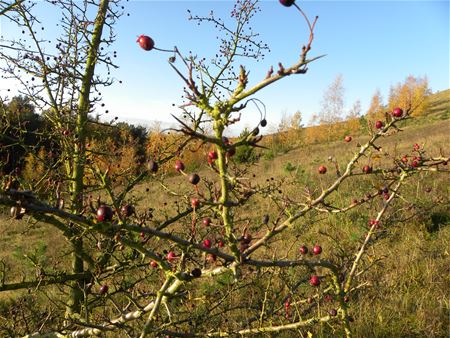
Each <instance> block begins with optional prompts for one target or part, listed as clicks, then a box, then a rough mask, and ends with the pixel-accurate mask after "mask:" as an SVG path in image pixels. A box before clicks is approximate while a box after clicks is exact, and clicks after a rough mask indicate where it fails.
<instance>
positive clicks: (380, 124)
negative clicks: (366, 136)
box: [375, 121, 383, 129]
mask: <svg viewBox="0 0 450 338" xmlns="http://www.w3.org/2000/svg"><path fill="white" fill-rule="evenodd" d="M375 128H377V129H381V128H383V122H381V121H377V122H375Z"/></svg>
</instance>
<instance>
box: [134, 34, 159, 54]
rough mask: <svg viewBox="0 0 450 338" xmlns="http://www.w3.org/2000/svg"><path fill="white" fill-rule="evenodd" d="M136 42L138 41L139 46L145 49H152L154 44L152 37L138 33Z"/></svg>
mask: <svg viewBox="0 0 450 338" xmlns="http://www.w3.org/2000/svg"><path fill="white" fill-rule="evenodd" d="M136 42H137V43H139V46H141V48H142V49H144V50H146V51H149V50H152V49H153V47H154V46H155V42H154V41H153V39H152V38H151V37H149V36H147V35H140V36H139V37H138V39H137V40H136Z"/></svg>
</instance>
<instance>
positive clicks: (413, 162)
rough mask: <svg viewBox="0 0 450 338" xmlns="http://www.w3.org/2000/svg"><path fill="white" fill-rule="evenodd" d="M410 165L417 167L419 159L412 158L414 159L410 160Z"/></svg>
mask: <svg viewBox="0 0 450 338" xmlns="http://www.w3.org/2000/svg"><path fill="white" fill-rule="evenodd" d="M411 165H412V166H413V167H414V168H417V167H418V166H419V161H417V160H414V161H412V162H411Z"/></svg>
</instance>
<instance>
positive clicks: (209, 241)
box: [203, 239, 212, 249]
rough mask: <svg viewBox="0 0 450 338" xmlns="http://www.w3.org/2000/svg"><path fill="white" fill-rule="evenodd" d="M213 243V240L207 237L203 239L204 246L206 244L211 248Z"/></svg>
mask: <svg viewBox="0 0 450 338" xmlns="http://www.w3.org/2000/svg"><path fill="white" fill-rule="evenodd" d="M211 245H212V242H211V240H209V239H205V240H204V241H203V246H204V247H205V248H208V249H210V248H211Z"/></svg>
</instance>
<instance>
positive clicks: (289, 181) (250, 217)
mask: <svg viewBox="0 0 450 338" xmlns="http://www.w3.org/2000/svg"><path fill="white" fill-rule="evenodd" d="M449 93H450V92H449V91H447V92H446V93H443V94H440V95H439V97H437V98H436V100H434V101H433V102H434V103H433V104H432V105H431V109H432V110H433V115H432V116H433V118H430V119H424V118H421V119H419V120H418V122H417V123H410V124H408V125H407V126H405V127H404V128H403V131H402V132H400V133H397V134H395V135H393V136H392V137H389V138H386V139H385V140H382V141H381V142H380V145H381V146H382V148H381V150H380V151H379V152H372V153H371V154H370V155H369V157H368V158H366V159H365V162H361V163H360V164H359V165H360V166H362V165H364V164H371V165H372V166H374V167H377V166H378V165H380V164H382V163H385V162H386V161H387V160H386V158H388V156H387V154H389V155H395V156H397V157H399V156H401V155H402V154H405V153H410V152H411V149H412V147H413V145H414V144H415V143H418V144H419V145H420V146H421V147H424V148H425V149H426V151H427V153H430V154H439V152H442V153H444V154H446V155H447V156H448V152H449V150H450V149H449V146H448V145H449V144H450V139H449V135H450V134H449V120H448V113H449V110H448V94H449ZM446 100H447V101H446ZM446 107H447V108H446ZM367 139H368V136H363V135H360V136H358V135H356V136H355V137H354V139H353V141H352V142H350V143H344V142H343V141H335V142H332V143H329V144H317V145H310V146H306V147H301V148H298V149H295V150H292V151H290V152H288V153H286V154H283V155H280V156H277V157H276V158H275V159H273V160H264V159H261V160H260V161H259V162H258V163H256V164H255V165H254V166H251V167H249V168H248V173H246V174H245V177H247V178H248V180H249V181H251V182H252V184H254V185H256V184H261V185H263V184H267V183H270V182H276V184H280V189H281V190H283V193H285V194H287V195H288V196H289V197H290V198H292V199H302V198H303V196H304V194H305V188H307V187H309V188H311V189H317V191H319V190H320V188H321V187H325V186H326V184H327V183H329V182H331V181H332V180H333V178H334V176H333V172H332V171H330V173H329V174H328V175H325V176H320V177H319V176H318V175H317V174H316V170H317V167H318V166H319V165H320V164H327V163H329V162H328V159H329V158H330V157H331V158H333V159H335V160H336V162H337V163H338V164H340V165H343V164H344V163H346V161H347V160H348V159H349V158H351V156H352V154H353V152H354V151H355V150H356V148H357V144H358V143H363V142H365V141H366V140H367ZM327 165H328V166H329V167H332V165H331V164H327ZM199 174H200V175H201V177H202V178H203V179H204V180H205V179H207V178H209V177H212V173H211V172H210V171H209V169H208V168H207V167H203V168H200V170H199ZM448 180H449V177H448V176H446V175H444V174H436V175H435V174H430V173H422V174H420V175H418V177H417V178H415V179H412V180H410V181H409V182H408V183H407V184H406V185H405V186H404V187H403V190H402V195H401V201H399V202H398V203H396V204H395V206H394V208H395V207H398V208H399V210H397V212H392V214H391V216H390V219H389V230H388V233H387V235H381V236H380V237H379V238H378V239H377V241H376V243H375V244H374V245H373V246H372V247H371V249H370V250H369V252H368V256H367V262H366V264H367V265H368V266H369V265H370V266H371V269H370V270H369V271H368V272H367V273H366V274H364V275H363V277H361V280H360V281H361V283H360V285H358V288H357V289H356V290H354V292H353V293H352V297H351V300H350V308H351V310H350V312H351V315H352V316H353V318H354V320H355V321H354V322H353V323H352V329H353V331H354V334H355V336H356V337H445V336H448V335H449V333H450V332H449V328H450V323H449V318H450V312H449V308H450V307H449V298H448V295H449V294H450V264H449V262H450V256H449V255H450V251H449V248H450V227H449V224H450V214H449V203H448V196H449V185H448V183H449V181H448ZM185 182H186V181H185V178H183V177H180V176H178V175H175V176H174V175H171V176H170V177H168V178H167V180H166V181H165V184H166V187H167V188H168V189H170V190H173V191H177V192H178V193H179V194H180V196H183V195H185V194H186V195H187V194H188V193H189V191H190V189H191V188H190V187H189V186H187V185H186V183H185ZM382 185H383V182H380V181H378V180H377V179H376V178H373V177H370V178H367V179H361V180H357V181H349V182H346V183H345V184H343V187H342V188H341V189H340V190H339V192H338V193H337V194H336V196H335V197H334V200H333V201H334V202H335V203H337V204H339V203H341V204H342V205H345V204H348V203H350V201H351V200H352V199H354V198H357V199H361V198H363V197H364V196H365V194H366V193H367V191H368V189H371V188H376V187H380V186H382ZM161 191H162V189H161V186H160V185H159V184H158V183H157V182H155V181H148V182H145V183H144V184H142V185H140V186H138V187H137V189H136V190H135V192H134V193H133V198H134V200H136V205H137V210H138V212H144V211H145V210H147V209H148V208H149V207H151V208H153V209H155V218H157V219H164V217H165V216H166V214H165V212H163V211H161V210H166V209H167V208H165V206H167V205H174V206H176V204H175V201H178V203H183V202H180V198H179V197H177V196H173V195H171V194H169V193H167V194H166V193H161ZM181 200H183V198H181ZM439 201H440V202H439ZM186 203H187V201H186ZM376 203H381V202H376V201H375V202H374V204H376ZM371 207H372V206H363V207H362V208H359V209H356V210H354V211H352V212H351V213H350V214H349V216H348V217H345V218H344V217H341V216H339V215H337V216H334V215H330V216H322V215H313V216H308V217H305V218H303V219H302V220H301V221H299V222H298V223H297V224H295V227H294V228H293V229H292V231H290V232H288V233H286V234H284V235H283V236H282V237H281V238H279V239H278V240H277V241H275V242H273V243H272V244H273V246H272V247H271V249H270V250H271V252H276V251H283V252H285V253H286V256H292V255H295V252H296V250H298V247H299V246H300V245H301V244H304V243H306V244H308V245H312V244H313V243H320V244H321V245H322V247H323V249H324V253H323V256H324V258H329V259H335V257H336V256H339V255H340V256H346V255H351V254H352V252H354V249H355V248H357V247H358V245H359V241H360V239H361V236H362V235H363V234H364V232H365V227H364V225H365V224H367V220H368V219H369V218H370V217H373V212H374V211H376V210H377V209H376V207H377V205H373V208H372V209H371ZM173 209H176V208H175V207H174V208H173ZM272 210H275V208H274V205H273V202H271V201H270V200H268V199H263V198H256V199H254V200H252V202H251V203H250V204H249V205H247V206H245V207H244V208H243V210H241V211H240V212H239V213H237V214H236V219H237V220H238V224H239V225H238V227H237V231H242V230H243V228H244V227H245V226H249V229H250V230H251V231H252V233H253V235H254V236H255V237H258V235H261V233H260V231H262V229H261V228H260V227H258V226H256V225H255V224H257V223H260V221H259V220H260V219H261V217H262V215H263V214H264V213H266V212H267V213H268V214H269V216H270V219H275V218H276V217H277V214H276V213H275V211H272ZM169 214H170V211H169ZM199 217H201V215H199ZM0 238H1V241H0V262H4V267H5V268H6V272H7V276H8V279H7V280H6V281H5V282H12V281H16V282H17V281H20V280H25V279H28V278H31V277H33V276H34V275H35V274H36V273H37V265H39V264H41V265H42V266H46V267H48V268H49V269H50V270H51V269H57V268H64V267H65V264H66V262H67V261H66V260H65V255H66V254H67V253H68V248H67V244H66V242H65V241H64V239H63V236H62V235H61V234H60V233H59V232H58V231H56V230H55V229H54V228H50V227H48V226H45V225H42V224H39V223H38V224H35V223H32V222H31V221H30V220H28V222H27V221H26V220H25V221H17V220H12V219H10V218H9V217H8V215H7V214H6V211H5V210H3V214H2V215H1V216H0ZM341 251H342V252H341ZM264 254H265V255H268V254H270V252H265V253H264ZM377 259H380V260H379V261H377ZM371 260H373V265H372V264H371V263H372V262H371ZM289 278H290V277H289V276H286V279H287V281H286V285H289ZM292 278H293V277H292ZM211 287H213V286H211ZM52 292H57V290H56V289H52ZM26 294H27V292H4V293H0V310H1V309H2V308H3V310H4V311H6V308H8V306H9V304H11V302H14V301H17V299H18V297H19V295H22V296H25V295H26ZM36 301H37V302H38V303H39V302H43V304H44V305H43V306H44V307H45V297H38V298H37V299H36ZM324 306H325V307H326V306H327V305H326V304H325V305H324ZM0 320H1V317H0ZM306 332H307V331H304V330H302V331H298V332H297V333H292V332H290V333H287V334H281V335H278V337H292V336H293V334H294V335H296V334H298V336H303V335H306ZM311 332H313V333H314V334H317V335H318V336H323V337H330V336H340V334H341V333H340V332H335V331H333V330H332V329H331V328H330V327H327V326H326V325H323V326H320V327H319V326H318V327H316V328H313V329H311Z"/></svg>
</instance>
